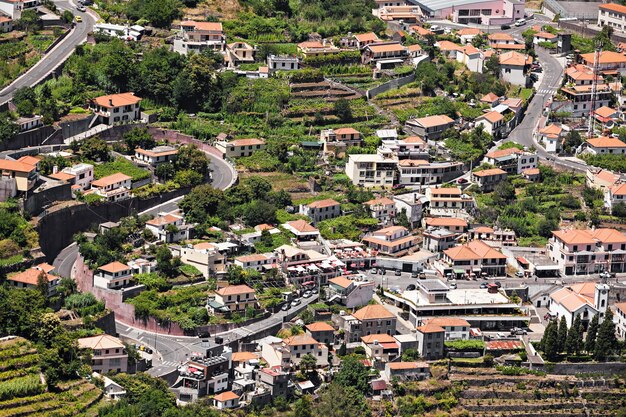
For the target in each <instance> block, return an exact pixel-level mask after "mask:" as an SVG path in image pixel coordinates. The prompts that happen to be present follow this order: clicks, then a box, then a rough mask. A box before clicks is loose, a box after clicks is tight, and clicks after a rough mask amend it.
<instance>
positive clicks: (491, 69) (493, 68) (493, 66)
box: [485, 54, 500, 78]
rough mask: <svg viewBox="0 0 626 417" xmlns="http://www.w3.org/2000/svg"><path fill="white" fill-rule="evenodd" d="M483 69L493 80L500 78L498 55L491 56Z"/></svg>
mask: <svg viewBox="0 0 626 417" xmlns="http://www.w3.org/2000/svg"><path fill="white" fill-rule="evenodd" d="M485 69H486V70H487V73H489V74H491V75H492V76H494V77H495V78H500V59H499V58H498V55H496V54H493V55H491V56H490V57H489V59H488V60H487V62H485Z"/></svg>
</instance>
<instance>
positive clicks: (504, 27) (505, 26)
mask: <svg viewBox="0 0 626 417" xmlns="http://www.w3.org/2000/svg"><path fill="white" fill-rule="evenodd" d="M500 29H501V30H507V29H511V25H502V26H500Z"/></svg>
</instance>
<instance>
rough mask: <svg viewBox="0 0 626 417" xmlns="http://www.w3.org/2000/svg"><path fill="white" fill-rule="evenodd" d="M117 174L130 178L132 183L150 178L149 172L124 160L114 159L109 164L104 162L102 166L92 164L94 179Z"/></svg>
mask: <svg viewBox="0 0 626 417" xmlns="http://www.w3.org/2000/svg"><path fill="white" fill-rule="evenodd" d="M117 172H121V173H122V174H125V175H128V176H129V177H131V178H132V181H139V180H143V179H146V178H149V177H150V172H149V171H146V170H145V169H143V168H139V167H138V166H136V165H135V164H133V163H132V162H130V161H129V160H128V159H126V158H121V157H120V158H116V159H115V160H114V161H111V162H104V163H102V164H96V163H94V176H95V177H96V179H100V178H102V177H106V176H107V175H112V174H115V173H117Z"/></svg>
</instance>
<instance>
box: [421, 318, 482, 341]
mask: <svg viewBox="0 0 626 417" xmlns="http://www.w3.org/2000/svg"><path fill="white" fill-rule="evenodd" d="M424 324H430V325H435V326H439V327H441V328H442V329H444V330H445V340H467V339H469V337H470V327H471V326H470V324H469V322H468V321H467V320H464V319H462V318H458V317H435V318H432V319H428V320H425V321H424Z"/></svg>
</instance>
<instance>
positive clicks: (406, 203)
mask: <svg viewBox="0 0 626 417" xmlns="http://www.w3.org/2000/svg"><path fill="white" fill-rule="evenodd" d="M393 202H394V205H395V207H396V213H400V212H402V210H404V212H405V213H406V217H407V219H408V220H409V224H410V225H411V227H415V225H417V224H418V223H419V222H420V221H421V220H422V214H423V212H424V210H423V207H424V203H425V202H426V196H425V195H424V194H420V193H417V192H412V193H408V194H398V195H394V196H393Z"/></svg>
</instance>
